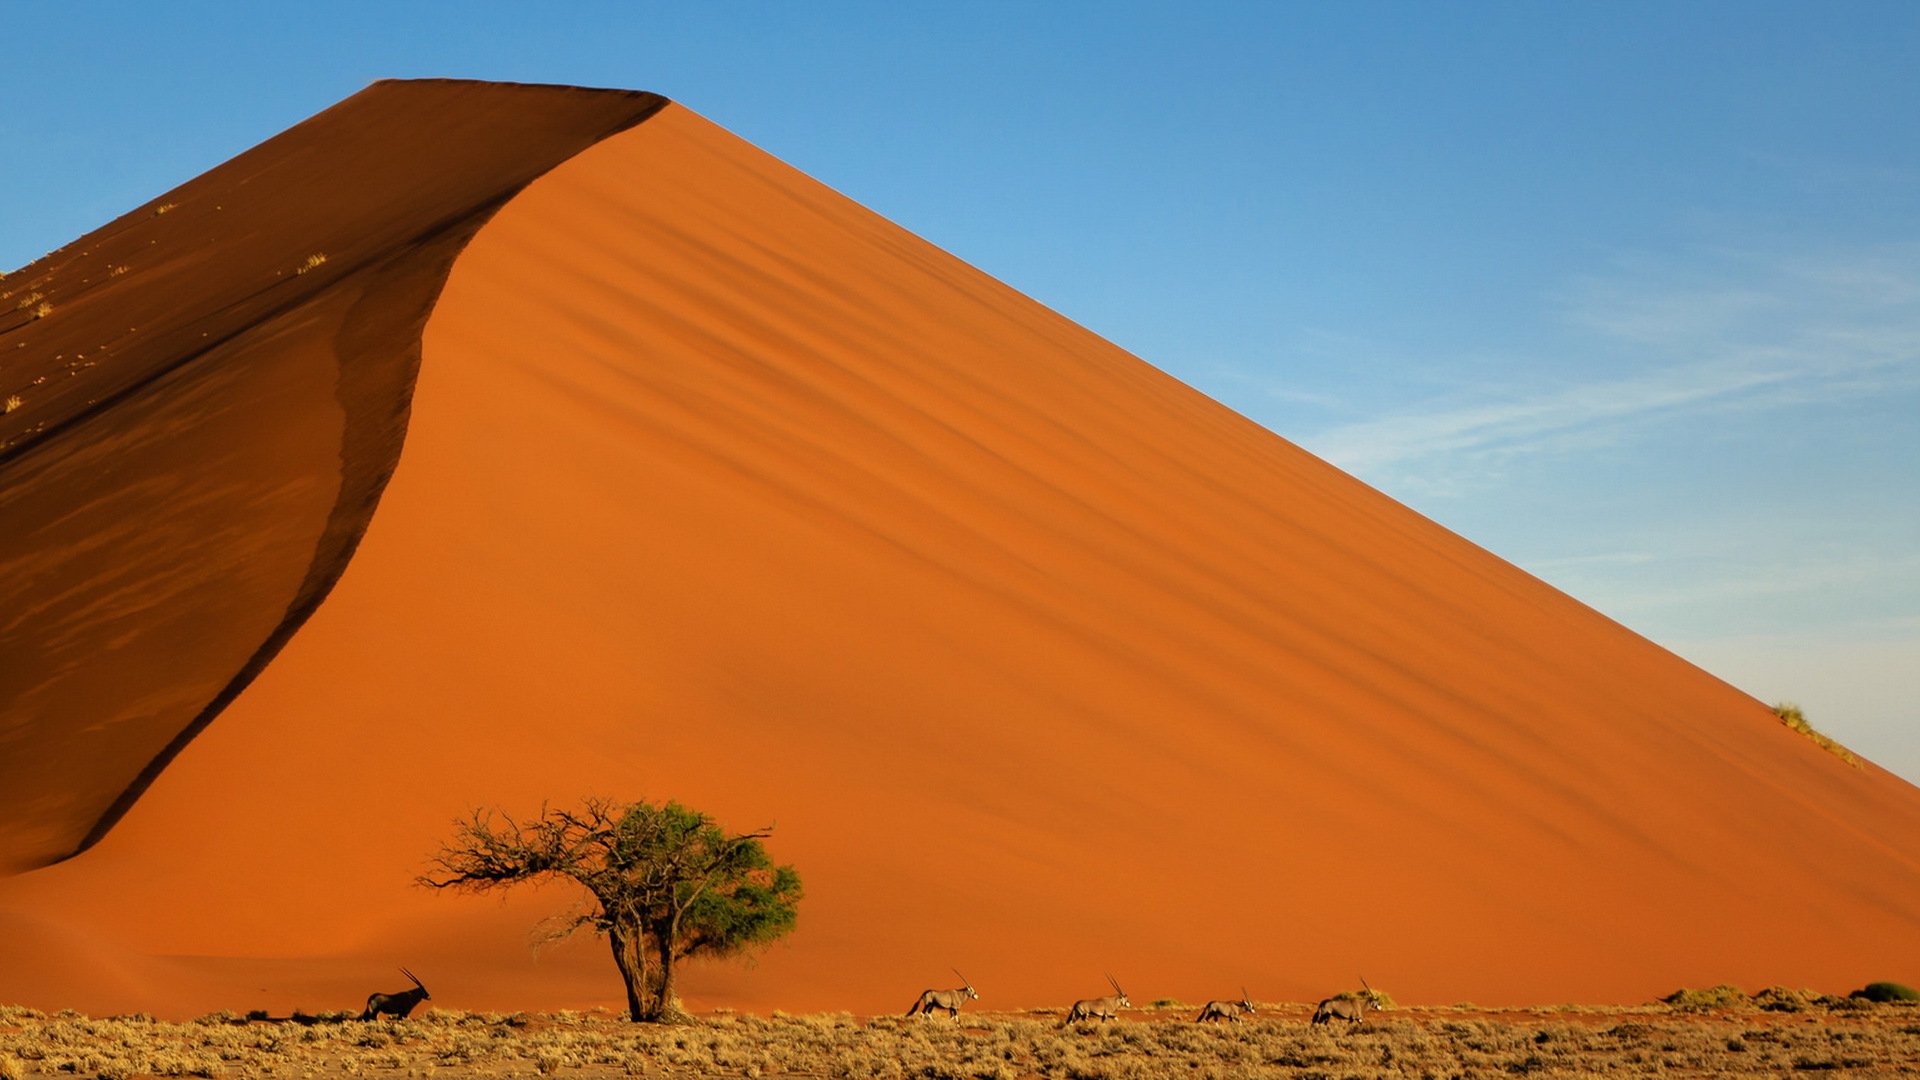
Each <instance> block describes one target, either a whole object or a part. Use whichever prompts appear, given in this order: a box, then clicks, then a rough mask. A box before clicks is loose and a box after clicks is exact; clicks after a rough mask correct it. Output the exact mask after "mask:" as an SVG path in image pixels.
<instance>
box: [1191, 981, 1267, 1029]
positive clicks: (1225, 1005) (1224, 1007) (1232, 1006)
mask: <svg viewBox="0 0 1920 1080" xmlns="http://www.w3.org/2000/svg"><path fill="white" fill-rule="evenodd" d="M1242 1013H1245V1014H1246V1015H1248V1016H1251V1015H1253V998H1251V997H1249V996H1247V988H1246V987H1244V986H1243V987H1241V988H1240V1000H1239V1001H1209V1002H1207V1003H1206V1004H1205V1005H1202V1006H1200V1015H1199V1016H1196V1017H1194V1018H1193V1019H1194V1022H1195V1023H1198V1022H1200V1021H1202V1020H1231V1021H1233V1022H1234V1023H1239V1022H1240V1016H1241V1014H1242Z"/></svg>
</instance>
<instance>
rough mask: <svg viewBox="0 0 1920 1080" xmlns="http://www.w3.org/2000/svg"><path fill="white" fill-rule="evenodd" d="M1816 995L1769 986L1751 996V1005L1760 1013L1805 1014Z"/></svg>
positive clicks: (1816, 997) (1814, 1000)
mask: <svg viewBox="0 0 1920 1080" xmlns="http://www.w3.org/2000/svg"><path fill="white" fill-rule="evenodd" d="M1817 999H1818V995H1816V994H1812V993H1809V992H1807V991H1805V990H1792V989H1789V988H1787V987H1784V986H1769V987H1767V988H1766V989H1765V990H1762V991H1760V992H1759V993H1757V994H1755V995H1753V1003H1754V1004H1755V1005H1758V1006H1759V1007H1760V1009H1761V1011H1762V1012H1796V1013H1797V1012H1805V1011H1807V1009H1809V1008H1811V1007H1812V1006H1813V1005H1814V1003H1815V1002H1816V1000H1817Z"/></svg>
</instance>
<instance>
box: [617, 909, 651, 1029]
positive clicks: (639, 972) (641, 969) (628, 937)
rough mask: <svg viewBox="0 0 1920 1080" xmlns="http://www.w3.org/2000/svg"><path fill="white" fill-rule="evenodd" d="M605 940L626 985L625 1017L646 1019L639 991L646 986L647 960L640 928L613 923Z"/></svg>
mask: <svg viewBox="0 0 1920 1080" xmlns="http://www.w3.org/2000/svg"><path fill="white" fill-rule="evenodd" d="M607 940H608V941H609V942H611V943H612V944H613V964H614V966H615V967H617V968H619V969H620V980H621V981H622V982H624V983H626V984H627V1016H628V1017H629V1018H631V1019H633V1020H636V1021H638V1020H645V1019H648V1017H647V1011H646V1008H645V1007H644V1005H643V1003H642V1002H641V1000H640V989H641V987H643V986H645V985H646V978H647V960H646V956H645V954H644V952H643V950H642V949H641V947H640V945H641V943H640V928H639V927H637V926H622V925H621V924H619V923H617V922H616V923H614V924H613V925H612V926H611V927H609V928H608V930H607Z"/></svg>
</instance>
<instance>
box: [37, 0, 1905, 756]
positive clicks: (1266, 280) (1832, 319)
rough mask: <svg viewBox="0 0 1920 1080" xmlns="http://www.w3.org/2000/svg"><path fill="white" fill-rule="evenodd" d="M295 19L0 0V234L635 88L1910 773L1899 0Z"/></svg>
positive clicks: (57, 227) (403, 11) (916, 6)
mask: <svg viewBox="0 0 1920 1080" xmlns="http://www.w3.org/2000/svg"><path fill="white" fill-rule="evenodd" d="M287 8H288V10H286V11H283V10H282V5H266V4H245V3H228V4H210V3H191V2H189V3H173V4H165V5H161V4H148V3H141V4H131V3H125V4H119V3H116V4H106V3H86V2H78V3H62V4H56V5H28V4H26V3H24V2H20V0H0V17H3V18H4V19H5V22H6V24H7V25H8V26H9V27H10V30H9V38H8V46H7V50H6V51H7V54H8V56H7V59H6V62H5V63H0V100H5V101H6V102H7V103H8V107H7V108H5V109H4V110H0V206H5V207H6V208H7V211H6V213H4V214H0V267H5V268H11V267H15V266H18V265H20V264H23V263H25V262H27V261H30V260H31V259H33V258H35V257H37V256H39V255H40V254H41V253H43V252H44V251H47V250H49V249H51V248H54V247H57V246H59V245H61V244H63V243H65V242H66V241H68V240H70V239H72V238H74V237H76V236H78V235H80V234H81V233H84V232H86V231H88V230H90V229H92V228H94V227H96V226H98V225H100V224H102V223H103V222H105V221H107V220H109V219H110V218H112V217H114V216H115V215H117V214H118V213H120V212H122V211H124V210H126V209H128V208H130V207H132V206H134V205H136V204H138V203H140V202H142V201H144V200H145V199H147V198H149V197H151V196H153V195H155V194H158V193H159V192H161V191H163V190H165V189H166V188H168V187H171V186H173V185H174V184H177V183H179V182H181V181H183V180H186V179H188V178H190V177H192V176H194V175H196V174H198V173H200V172H202V171H204V170H205V169H207V168H209V167H211V166H212V165H214V164H217V163H218V162H220V161H221V160H224V159H225V158H227V157H230V156H232V155H233V154H235V153H238V152H239V151H241V150H243V149H245V148H246V147H248V146H251V145H253V144H254V143H257V142H259V141H260V140H262V139H265V138H267V137H269V136H271V135H273V134H274V133H276V132H278V131H280V130H282V129H284V128H286V127H288V126H290V125H291V124H293V123H295V122H296V121H298V120H300V119H302V118H304V117H306V116H308V115H310V114H312V113H314V112H317V111H319V110H320V109H322V108H325V107H326V106H327V105H329V104H331V103H333V102H334V101H336V100H338V99H340V98H343V97H345V96H347V95H349V94H351V93H353V92H354V91H356V90H358V89H360V88H361V87H362V86H364V85H365V84H366V83H368V82H370V81H372V80H373V79H376V78H383V77H390V76H459V77H475V78H492V79H508V80H519V81H531V82H566V83H580V84H586V85H600V86H621V87H631V88H638V89H647V90H654V91H658V92H660V93H664V94H666V95H667V96H669V97H672V98H674V99H675V100H677V101H679V102H681V103H683V104H685V105H687V106H689V107H691V108H693V109H694V110H695V111H697V112H700V113H702V114H703V115H705V116H707V117H708V118H710V119H713V120H715V121H717V122H719V123H720V124H722V125H724V126H726V127H728V128H730V129H732V130H733V131H735V132H737V133H738V134H740V135H742V136H743V137H745V138H747V139H749V140H750V141H752V142H754V143H756V144H758V145H760V146H761V147H763V148H765V149H766V150H768V151H770V152H772V153H774V154H776V155H777V156H779V157H781V158H783V159H785V160H786V161H788V162H790V163H792V164H794V165H796V166H797V167H799V168H801V169H803V170H805V171H806V172H809V173H811V174H812V175H814V176H816V177H818V178H820V179H821V180H823V181H825V182H827V183H828V184H831V185H832V186H834V187H836V188H838V189H839V190H841V191H843V192H845V193H847V194H848V195H850V196H852V197H854V198H856V199H858V200H860V201H861V202H863V203H866V204H867V205H868V206H871V207H873V208H874V209H875V210H877V211H879V212H880V213H882V214H885V215H886V216H888V217H890V218H892V219H893V220H895V221H897V222H899V223H901V224H902V225H904V226H906V227H908V228H910V229H912V230H914V231H915V232H918V233H920V234H921V235H923V236H925V237H927V238H928V239H930V240H932V241H933V242H935V243H937V244H939V245H941V246H942V247H945V248H947V249H948V250H951V251H953V252H955V253H956V254H958V255H960V256H962V257H963V258H966V259H967V260H969V261H970V262H973V263H974V264H976V265H978V266H980V267H982V268H984V269H986V270H987V271H989V272H990V273H993V274H994V275H996V276H998V277H1000V278H1002V279H1003V280H1005V281H1007V282H1008V283H1010V284H1012V285H1014V286H1015V287H1017V288H1020V289H1022V290H1023V291H1025V292H1027V293H1029V294H1030V295H1032V296H1034V297H1035V298H1037V299H1039V300H1041V301H1042V302H1044V303H1047V304H1049V305H1050V306H1052V307H1054V308H1056V309H1058V310H1060V311H1062V312H1063V313H1065V314H1067V315H1068V316H1070V317H1072V318H1074V319H1076V320H1078V321H1080V322H1081V323H1083V324H1085V325H1087V326H1088V327H1090V328H1092V329H1094V330H1096V331H1098V332H1099V333H1101V334H1104V335H1105V336H1107V337H1109V338H1111V339H1113V340H1114V341H1116V342H1118V343H1119V344H1121V345H1123V346H1125V347H1126V348H1128V349H1130V350H1132V351H1133V352H1135V353H1137V354H1139V355H1141V356H1142V357H1144V358H1146V359H1148V360H1150V361H1152V362H1153V363H1155V364H1158V365H1159V366H1161V367H1163V368H1165V369H1167V370H1169V371H1171V372H1173V373H1174V374H1175V375H1178V376H1179V377H1181V378H1183V379H1185V380H1187V381H1188V382H1191V383H1193V384H1195V385H1196V386H1198V387H1200V388H1201V389H1202V390H1205V391H1206V392H1208V393H1210V394H1212V395H1213V396H1215V397H1217V398H1219V399H1221V400H1222V401H1225V402H1226V403H1227V404H1229V405H1231V406H1233V407H1234V408H1236V409H1239V410H1240V411H1242V412H1244V413H1246V414H1248V415H1249V416H1251V417H1253V418H1254V419H1256V420H1258V421H1260V422H1262V423H1264V424H1266V425H1267V426H1269V427H1271V428H1273V429H1274V430H1275V431H1277V432H1279V433H1280V434H1282V435H1284V436H1286V437H1287V438H1289V439H1292V440H1293V441H1295V442H1297V443H1300V444H1302V445H1303V446H1305V447H1307V448H1308V449H1310V450H1312V451H1314V452H1316V453H1318V454H1320V455H1322V456H1324V457H1327V458H1329V459H1330V460H1332V461H1333V462H1334V463H1335V464H1338V465H1340V466H1342V467H1344V468H1346V469H1348V470H1350V471H1352V472H1354V473H1356V474H1357V475H1359V476H1360V477H1361V478H1363V479H1365V480H1367V481H1368V482H1370V483H1372V484H1374V485H1375V486H1377V487H1380V488H1382V489H1383V490H1385V491H1386V492H1388V493H1389V494H1391V495H1393V496H1395V497H1396V498H1399V499H1401V500H1402V501H1405V502H1407V503H1409V504H1411V505H1412V506H1413V507H1415V508H1416V509H1418V510H1420V511H1422V512H1424V513H1426V514H1428V515H1430V516H1432V517H1434V518H1436V519H1437V520H1439V521H1440V522H1442V523H1444V524H1446V525H1448V526H1450V527H1452V528H1454V529H1456V530H1458V531H1460V532H1461V533H1463V534H1465V535H1466V536H1468V537H1470V538H1472V539H1474V540H1475V541H1477V542H1479V543H1481V544H1483V545H1484V546H1486V547H1488V548H1490V549H1492V550H1493V551H1495V552H1497V553H1499V554H1501V555H1503V556H1505V557H1507V558H1509V559H1512V560H1513V561H1515V562H1517V563H1519V564H1520V565H1521V566H1523V567H1525V568H1527V569H1529V570H1531V571H1533V572H1534V573H1537V574H1539V575H1541V576H1542V577H1545V578H1546V579H1547V580H1549V581H1551V582H1553V583H1554V584H1556V585H1558V586H1560V587H1562V588H1564V589H1566V590H1567V591H1569V592H1571V593H1572V594H1573V595H1575V596H1577V597H1579V598H1580V599H1582V600H1584V601H1586V602H1587V603H1589V604H1591V605H1593V606H1594V607H1596V608H1599V609H1600V610H1601V611H1604V612H1606V613H1607V614H1609V615H1611V616H1613V617H1614V618H1616V619H1618V620H1619V621H1621V622H1623V623H1625V624H1626V625H1628V626H1630V627H1633V628H1634V629H1636V630H1638V631H1640V632H1642V633H1644V634H1646V635H1648V636H1650V637H1652V638H1653V639H1654V640H1656V641H1659V642H1661V643H1662V644H1664V645H1667V646H1668V647H1670V648H1673V649H1674V650H1676V651H1678V652H1679V653H1681V654H1682V655H1684V656H1686V657H1688V658H1689V659H1692V660H1694V661H1695V662H1697V663H1699V664H1701V665H1702V666H1704V667H1706V668H1707V669H1708V670H1711V671H1713V672H1715V673H1716V674H1719V675H1721V676H1722V677H1723V678H1726V679H1728V680H1729V681H1731V682H1733V683H1735V684H1736V685H1739V686H1741V687H1742V688H1743V689H1746V690H1748V691H1749V692H1751V693H1753V694H1755V695H1757V696H1759V697H1761V698H1764V699H1766V700H1769V701H1773V700H1779V699H1783V698H1787V699H1793V700H1797V701H1799V702H1801V703H1802V704H1803V705H1805V706H1806V708H1807V710H1808V714H1809V716H1810V718H1811V719H1812V720H1813V721H1814V722H1815V723H1816V724H1817V725H1819V726H1821V727H1823V728H1825V729H1827V730H1828V731H1830V732H1831V733H1832V734H1834V735H1835V736H1836V737H1838V738H1840V739H1841V740H1843V741H1845V742H1848V743H1850V744H1851V745H1853V746H1855V747H1856V748H1857V749H1859V750H1861V751H1862V752H1864V753H1866V754H1868V755H1869V756H1871V757H1873V758H1875V759H1876V760H1879V761H1881V762H1882V763H1883V764H1886V765H1888V766H1889V767H1892V768H1894V769H1895V770H1897V771H1899V772H1901V773H1903V774H1904V775H1906V776H1908V777H1910V778H1920V78H1916V77H1915V76H1914V74H1913V69H1914V63H1915V60H1914V58H1915V57H1916V56H1920V4H1913V3H1887V4H1876V3H1849V2H1824V3H1796V4H1777V3H1764V2H1743V3H1689V4H1673V3H1652V4H1641V3H1631V2H1608V3H1592V4H1582V3H1554V4H1548V3H1483V4H1434V3H1367V2H1352V3H1299V4H1292V3H1246V4H1218V3H1216V4H1208V3H1197V2H1188V3H1179V4H1162V3H1129V2H1118V0H1116V2H1111V3H1099V4H1074V3H1040V2H1037V0H1036V2H1030V3H1012V4H1003V3H979V2H976V3H969V4H930V3H908V2H899V0H895V2H892V3H875V4H834V3H809V4H778V3H755V4H734V3H674V4H664V3H663V4H653V3H639V2H627V3H571V4H557V5H554V6H552V7H551V9H538V8H536V7H535V6H534V5H531V4H498V3H482V2H475V3H405V2H394V3H391V4H375V3H364V4H347V3H324V2H316V3H306V4H302V5H298V6H297V7H294V6H287ZM289 11H290V13H289Z"/></svg>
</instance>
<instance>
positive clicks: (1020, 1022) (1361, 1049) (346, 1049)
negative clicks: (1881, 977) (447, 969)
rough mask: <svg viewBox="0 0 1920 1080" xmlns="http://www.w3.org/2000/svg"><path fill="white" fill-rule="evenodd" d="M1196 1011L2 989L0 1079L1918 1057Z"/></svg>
mask: <svg viewBox="0 0 1920 1080" xmlns="http://www.w3.org/2000/svg"><path fill="white" fill-rule="evenodd" d="M1195 1011H1196V1010H1193V1009H1189V1008H1185V1007H1181V1008H1174V1007H1173V1006H1172V1005H1170V1004H1163V1006H1162V1007H1159V1008H1148V1009H1138V1010H1131V1011H1129V1012H1128V1013H1126V1014H1125V1015H1124V1017H1123V1018H1122V1019H1121V1020H1119V1021H1116V1022H1113V1023H1109V1024H1106V1025H1103V1026H1095V1025H1091V1024H1082V1025H1080V1026H1078V1027H1076V1028H1073V1029H1063V1028H1062V1027H1061V1023H1060V1021H1061V1015H1060V1012H1059V1011H1058V1010H1054V1011H1034V1012H1019V1013H999V1012H974V1013H967V1014H964V1016H963V1019H962V1021H961V1022H959V1023H954V1022H952V1021H949V1020H946V1019H945V1018H938V1019H935V1018H925V1019H916V1020H906V1019H902V1018H900V1017H891V1016H882V1017H871V1018H867V1017H856V1016H853V1015H850V1014H846V1013H829V1014H816V1015H807V1016H789V1015H785V1014H781V1013H775V1014H773V1015H771V1016H764V1017H763V1016H750V1015H744V1014H732V1013H716V1014H709V1015H706V1016H703V1017H701V1018H700V1020H699V1022H698V1023H697V1024H695V1025H690V1026H683V1027H650V1026H638V1025H633V1024H629V1023H626V1022H624V1021H622V1020H621V1019H619V1018H617V1017H615V1016H612V1015H609V1014H607V1013H605V1012H589V1013H575V1012H560V1013H553V1014H527V1013H516V1014H511V1015H503V1014H496V1013H471V1012H461V1011H457V1010H446V1009H434V1010H429V1011H425V1012H421V1013H418V1014H416V1015H415V1017H414V1018H412V1019H410V1020H406V1021H390V1020H384V1021H377V1022H373V1023H360V1022H358V1021H355V1020H351V1019H348V1018H346V1017H344V1016H343V1015H341V1014H330V1015H325V1016H322V1017H313V1018H306V1019H307V1020H308V1021H310V1022H307V1023H296V1022H293V1021H290V1020H258V1019H256V1020H251V1021H250V1020H247V1019H245V1018H242V1017H238V1016H234V1015H231V1014H224V1013H223V1014H216V1015H213V1016H207V1017H202V1018H200V1019H198V1020H193V1021H190V1022H187V1023H183V1024H171V1023H164V1022H158V1021H154V1020H151V1019H148V1018H145V1017H121V1018H116V1019H106V1020H95V1019H91V1018H88V1017H85V1016H81V1015H79V1014H76V1013H70V1012H69V1013H61V1014H57V1015H47V1014H43V1013H39V1012H36V1011H33V1010H28V1009H17V1008H0V1080H21V1078H24V1077H41V1076H86V1077H92V1076H97V1077H102V1078H104V1080H124V1078H131V1077H135V1076H143V1075H152V1076H205V1077H241V1078H251V1077H269V1076H272V1077H292V1078H299V1080H310V1078H332V1077H340V1076H354V1077H387V1076H393V1077H407V1078H409V1080H412V1078H423V1077H433V1076H449V1077H451V1076H482V1077H509V1076H515V1077H526V1076H560V1077H566V1076H574V1075H577V1076H582V1077H608V1076H649V1077H787V1076H794V1077H800V1076H805V1077H928V1078H939V1077H989V1078H994V1077H1000V1078H1008V1080H1014V1078H1023V1077H1069V1078H1103V1077H1143V1078H1144V1077H1161V1076H1171V1075H1179V1076H1187V1077H1196V1078H1211V1077H1219V1078H1238V1077H1288V1078H1293V1077H1393V1076H1405V1077H1475V1076H1493V1075H1520V1074H1525V1075H1538V1076H1593V1075H1604V1076H1642V1075H1655V1074H1659V1075H1667V1076H1690V1077H1702V1076H1706V1077H1711V1076H1753V1075H1782V1076H1784V1075H1796V1074H1802V1073H1825V1074H1830V1075H1832V1074H1837V1075H1847V1076H1910V1075H1915V1074H1916V1073H1920V1008H1914V1007H1909V1006H1898V1005H1880V1006H1873V1007H1858V1008H1824V1007H1819V1006H1813V1007H1809V1008H1805V1009H1803V1010H1801V1011H1797V1012H1782V1011H1766V1010H1763V1009H1760V1008H1755V1007H1738V1008H1731V1009H1714V1010H1703V1011H1683V1010H1679V1009H1674V1008H1671V1007H1668V1006H1664V1005H1648V1006H1629V1007H1593V1006H1560V1007H1542V1008H1526V1009H1503V1010H1493V1009H1484V1008H1480V1007H1477V1006H1473V1005H1457V1006H1448V1007H1440V1008H1401V1009H1394V1010H1390V1011H1387V1012H1384V1013H1378V1014H1375V1015H1373V1016H1370V1017H1369V1018H1368V1020H1367V1021H1366V1022H1365V1023H1364V1024H1362V1025H1360V1026H1358V1027H1344V1026H1343V1027H1341V1028H1339V1029H1337V1030H1335V1029H1328V1028H1316V1027H1313V1026H1311V1025H1309V1024H1308V1023H1307V1019H1308V1015H1309V1012H1310V1007H1309V1006H1307V1005H1304V1004H1299V1003H1290V1004H1274V1005H1270V1006H1263V1007H1262V1009H1261V1012H1260V1014H1259V1015H1258V1016H1257V1017H1256V1018H1254V1019H1252V1020H1249V1021H1247V1022H1243V1023H1238V1024H1230V1025H1229V1024H1221V1025H1201V1024H1196V1023H1193V1022H1192V1018H1193V1015H1194V1013H1195Z"/></svg>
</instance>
